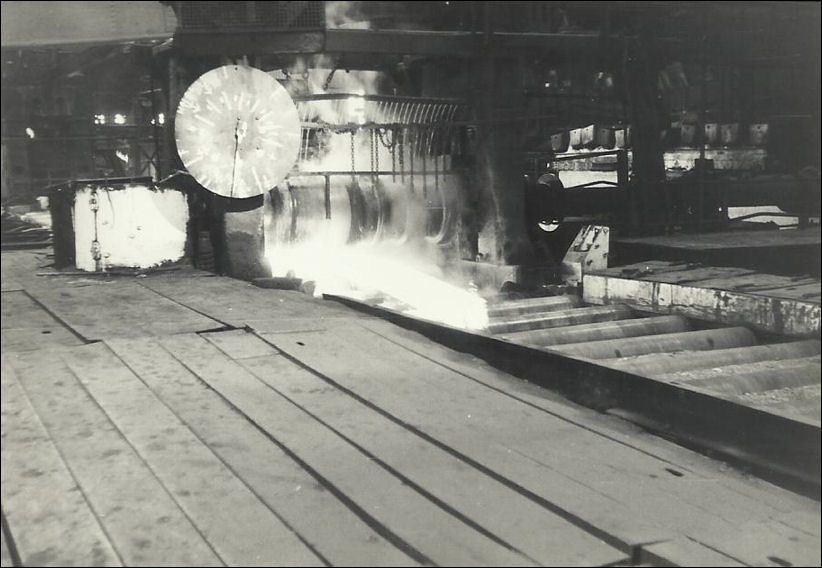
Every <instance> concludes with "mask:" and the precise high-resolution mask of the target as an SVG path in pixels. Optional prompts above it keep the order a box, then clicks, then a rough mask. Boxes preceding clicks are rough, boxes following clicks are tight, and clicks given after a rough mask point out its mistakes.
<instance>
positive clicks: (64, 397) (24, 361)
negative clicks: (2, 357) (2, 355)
mask: <svg viewBox="0 0 822 568" xmlns="http://www.w3.org/2000/svg"><path fill="white" fill-rule="evenodd" d="M9 361H10V364H11V366H12V368H13V369H14V370H15V372H16V373H17V375H18V377H19V378H20V383H21V384H22V385H23V387H24V390H25V391H26V393H27V395H28V396H29V399H30V400H31V403H32V406H33V407H34V409H35V410H36V411H37V414H38V415H39V416H40V419H41V420H42V422H43V424H44V426H45V427H46V429H47V430H48V432H49V434H50V436H51V438H52V440H54V443H55V445H56V446H57V448H58V449H59V451H60V454H61V455H62V456H63V459H64V460H65V462H66V465H67V466H68V468H69V469H70V470H71V472H72V474H73V475H74V478H75V480H76V482H77V484H78V485H79V487H80V488H81V489H82V491H83V493H84V495H85V496H86V499H87V500H88V502H89V503H90V505H91V507H92V508H93V509H94V511H95V512H96V514H97V516H98V518H99V519H100V522H101V524H102V525H103V527H104V529H105V531H106V534H107V535H108V537H109V539H110V541H111V543H112V545H113V546H114V548H115V549H116V550H117V552H118V554H119V555H120V558H121V559H122V561H123V563H124V564H142V565H160V564H166V565H168V564H178V565H183V564H185V565H197V566H200V565H203V566H219V565H221V564H222V562H221V560H220V558H219V557H218V556H217V555H216V554H215V553H214V551H213V550H212V549H211V547H209V545H208V543H207V542H206V541H205V540H204V539H203V537H202V536H201V535H200V534H199V533H198V532H197V530H196V528H195V527H194V526H193V525H192V524H191V522H190V521H189V520H188V519H187V518H186V516H185V514H184V513H183V512H182V511H181V510H180V508H179V506H178V505H177V503H176V502H175V501H174V499H173V498H172V496H171V495H169V493H168V492H167V491H166V490H165V488H164V487H163V486H162V484H161V483H160V482H159V481H158V480H157V478H156V477H155V476H154V474H153V473H152V471H151V470H150V469H149V468H148V466H146V464H145V463H144V462H143V461H142V460H141V459H140V457H139V456H138V455H137V453H136V452H135V451H134V449H133V448H132V447H131V446H130V445H129V443H128V442H127V441H126V440H125V439H124V438H123V437H122V435H121V434H120V432H119V431H118V430H117V428H116V427H115V426H114V425H113V424H112V423H111V422H110V421H109V420H108V418H107V417H106V415H105V413H104V412H103V411H102V410H101V409H100V407H99V406H98V405H97V403H96V402H95V401H94V400H93V399H92V398H91V397H90V396H89V395H88V394H87V393H86V391H85V390H84V389H83V387H82V385H81V384H80V383H79V382H78V381H77V379H76V377H75V376H74V375H73V374H72V373H71V371H70V370H69V369H68V368H67V367H66V365H65V364H64V362H63V361H62V359H61V358H60V357H59V355H58V354H56V353H52V352H47V351H45V350H40V351H37V352H33V353H23V354H15V355H14V356H13V357H11V358H9ZM135 511H139V512H140V514H135Z"/></svg>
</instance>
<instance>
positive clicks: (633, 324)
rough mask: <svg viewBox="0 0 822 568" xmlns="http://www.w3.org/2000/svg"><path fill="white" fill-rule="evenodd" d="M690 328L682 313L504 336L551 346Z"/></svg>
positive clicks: (521, 332) (542, 345)
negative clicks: (679, 314) (680, 314)
mask: <svg viewBox="0 0 822 568" xmlns="http://www.w3.org/2000/svg"><path fill="white" fill-rule="evenodd" d="M690 329H691V328H690V326H689V324H688V321H687V320H686V319H685V318H683V317H682V316H658V317H650V318H643V319H630V320H617V321H606V322H601V323H588V324H582V325H572V326H569V327H560V328H556V329H539V330H533V331H520V332H515V333H510V334H507V335H505V336H504V337H505V338H506V339H509V340H511V341H517V342H519V343H525V344H527V345H535V346H538V347H548V346H551V345H563V344H568V343H581V342H588V341H603V340H606V339H621V338H625V337H637V336H640V335H654V334H658V333H677V332H683V331H689V330H690Z"/></svg>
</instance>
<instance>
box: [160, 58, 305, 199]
mask: <svg viewBox="0 0 822 568" xmlns="http://www.w3.org/2000/svg"><path fill="white" fill-rule="evenodd" d="M174 134H175V137H176V141H177V153H178V154H179V155H180V159H182V161H183V164H184V165H185V167H186V169H187V170H188V172H189V173H190V174H191V175H192V176H194V179H196V180H197V181H198V182H199V183H200V185H202V186H203V187H205V188H206V189H208V190H210V191H212V192H214V193H216V194H218V195H222V196H224V197H236V198H245V197H255V196H257V195H261V194H263V193H265V192H266V191H268V190H270V189H272V188H273V187H275V186H276V185H277V184H279V183H280V182H282V181H283V179H285V176H286V175H288V172H290V171H291V169H292V167H293V166H294V163H295V162H296V160H297V154H298V152H299V149H300V117H299V114H298V113H297V107H296V106H295V105H294V101H293V100H292V99H291V96H290V95H289V94H288V92H287V91H286V90H285V88H284V87H283V86H282V85H280V83H279V82H277V80H276V79H274V78H273V77H271V76H270V75H268V74H266V73H264V72H263V71H260V70H259V69H253V68H251V67H244V66H241V65H224V66H223V67H218V68H217V69H212V70H211V71H209V72H207V73H205V74H203V75H202V76H201V77H200V78H199V79H197V80H196V81H195V82H194V83H193V84H192V85H191V86H190V87H189V88H188V90H187V91H186V92H185V95H183V98H182V100H181V101H180V105H179V107H178V108H177V115H176V118H175V123H174Z"/></svg>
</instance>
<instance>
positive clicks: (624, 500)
mask: <svg viewBox="0 0 822 568" xmlns="http://www.w3.org/2000/svg"><path fill="white" fill-rule="evenodd" d="M279 338H280V340H279V341H277V340H276V339H277V338H276V337H274V336H270V339H271V340H272V341H273V342H274V344H275V346H276V347H277V348H279V349H281V350H283V351H284V352H286V353H288V354H290V355H291V356H293V357H296V358H298V359H299V360H301V361H303V362H304V363H305V364H306V365H309V366H310V367H312V368H314V369H317V370H318V371H320V372H322V373H323V374H324V375H325V376H326V377H333V380H334V381H335V382H337V383H339V384H340V385H342V386H344V387H345V388H347V389H350V390H351V391H352V392H354V393H357V394H358V395H360V396H362V397H364V398H365V399H367V400H368V401H369V402H370V403H372V404H375V405H377V406H379V407H380V408H382V409H383V410H384V411H385V412H388V413H390V414H392V415H393V416H394V417H395V418H396V419H398V420H401V421H403V422H406V423H408V424H411V425H413V426H414V427H416V428H418V429H420V430H421V431H423V432H426V433H427V434H429V435H430V436H432V437H433V438H435V439H437V440H439V441H440V442H441V443H443V444H445V445H448V446H450V447H452V448H454V449H457V450H458V451H460V452H462V453H463V454H465V455H466V456H468V457H470V458H472V459H474V460H475V461H477V462H479V463H482V464H483V465H485V466H486V467H488V468H489V469H490V470H492V471H494V472H496V473H497V474H498V475H500V476H503V477H506V478H508V479H510V480H512V481H514V482H515V483H516V484H517V485H518V486H520V487H525V488H527V489H528V490H529V491H530V492H532V493H534V494H536V495H540V494H542V495H544V496H546V499H548V500H550V501H551V502H552V503H554V504H556V505H558V506H561V507H562V508H563V509H564V510H566V511H575V514H576V516H577V517H579V518H584V519H586V520H587V521H589V522H590V523H592V524H593V525H594V526H595V527H598V528H599V529H600V530H602V531H603V532H604V533H606V534H607V535H610V536H612V537H616V536H617V535H619V534H620V532H622V533H623V534H624V533H625V532H628V531H631V530H632V529H634V530H635V529H636V527H637V526H638V525H640V526H641V525H642V523H643V522H645V521H647V522H652V523H653V524H654V525H655V526H657V527H659V529H658V530H663V531H669V532H671V533H673V534H678V535H688V536H692V537H693V538H698V539H702V540H703V541H704V542H706V543H709V544H710V545H711V546H715V547H719V548H720V549H723V550H724V551H725V552H726V553H729V554H734V555H739V556H740V557H742V558H745V559H747V560H748V561H751V562H761V561H762V560H763V558H764V557H766V556H767V555H768V554H776V553H777V551H778V553H780V554H784V555H787V556H785V557H786V558H787V557H792V558H802V559H807V558H808V554H809V553H808V552H807V551H808V550H813V551H816V550H817V549H818V548H819V546H818V544H819V543H818V541H816V540H813V539H810V538H809V537H807V535H804V534H803V533H800V532H799V531H797V534H796V535H793V536H794V537H795V538H796V542H801V543H802V544H801V545H800V550H799V551H794V552H791V550H792V549H793V548H794V547H795V542H794V541H792V540H789V539H786V538H774V537H773V536H772V535H770V534H768V532H767V531H765V530H763V527H759V528H758V530H759V531H760V534H759V535H758V536H759V537H760V539H761V540H760V545H759V546H758V547H755V548H748V549H742V548H739V547H737V545H736V544H735V543H736V540H735V539H737V537H738V536H739V533H740V531H745V530H747V527H748V526H749V525H751V524H752V523H754V522H759V521H761V520H762V518H763V516H765V515H766V513H767V511H768V508H765V509H763V508H761V507H760V506H759V505H758V504H757V503H756V502H754V501H753V500H749V499H736V498H735V497H734V495H733V494H730V492H729V491H727V490H726V489H725V488H723V487H722V486H720V485H719V484H718V483H715V482H713V481H711V480H706V479H690V478H689V477H688V476H687V475H685V476H682V475H680V474H681V473H682V472H676V473H672V472H671V471H670V469H669V466H667V465H663V464H662V463H660V462H658V461H657V460H654V459H652V458H650V456H647V455H645V454H640V453H638V452H635V451H625V448H624V447H614V445H613V444H611V443H606V441H605V440H604V439H602V438H600V437H598V436H596V435H595V434H594V433H592V432H590V431H589V430H586V429H583V428H579V427H573V426H571V425H569V424H567V423H564V422H561V421H559V420H556V419H555V418H553V417H550V416H545V415H544V413H539V412H536V411H535V409H533V408H530V407H528V406H526V405H523V404H521V403H519V402H518V401H514V400H511V399H506V398H503V397H500V396H499V395H498V393H494V392H490V391H488V390H487V389H482V388H476V383H474V382H473V381H467V380H466V379H465V377H462V376H459V375H455V374H454V373H449V372H443V369H437V368H435V367H434V366H433V365H431V364H430V361H429V362H428V363H426V360H425V359H424V358H421V357H410V358H409V357H401V356H400V354H399V353H398V352H397V351H396V350H391V349H389V348H388V345H386V342H384V341H382V340H380V338H379V337H373V334H372V337H368V336H367V335H366V336H359V335H358V334H357V333H355V330H354V329H353V328H346V330H345V332H344V333H337V334H333V333H311V334H305V335H303V336H301V337H292V336H289V338H288V340H287V341H284V340H283V336H279ZM298 342H299V343H298ZM366 360H367V361H368V363H367V365H364V364H363V363H362V361H366ZM386 377H391V380H390V381H387V380H386ZM432 393H435V394H433V395H432ZM560 440H561V443H560V442H559V441H560ZM495 449H502V450H503V451H501V452H499V453H496V455H495V452H494V450H495ZM604 464H607V466H605V465H604ZM603 467H607V469H608V473H607V475H604V474H603V473H602V468H603ZM556 474H560V476H561V477H562V478H565V479H566V480H567V479H572V480H573V481H574V482H575V483H576V484H577V485H576V491H575V496H574V498H573V500H570V499H569V500H568V501H566V500H565V499H566V496H565V495H563V489H564V488H567V487H568V486H567V485H565V484H564V483H563V481H562V479H557V478H556V477H554V476H555V475H556ZM566 483H567V482H566ZM563 485H565V487H563ZM604 496H607V497H605V498H604V499H603V497H604ZM609 501H611V502H612V503H613V502H617V503H618V504H619V512H617V511H616V510H614V509H613V508H610V507H609ZM725 501H728V502H732V503H734V504H735V505H736V507H724V506H722V504H724V502H725ZM640 504H641V505H640ZM771 511H772V510H771ZM663 538H664V537H663ZM655 540H660V539H655ZM645 542H648V541H645ZM817 554H818V553H817ZM811 556H812V555H811Z"/></svg>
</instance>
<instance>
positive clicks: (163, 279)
mask: <svg viewBox="0 0 822 568" xmlns="http://www.w3.org/2000/svg"><path fill="white" fill-rule="evenodd" d="M180 282H181V276H180V275H176V274H158V275H156V276H151V277H149V278H145V279H143V280H142V281H141V284H142V285H143V286H145V287H146V288H149V289H151V290H154V291H156V292H157V293H159V294H162V295H163V296H165V297H167V298H171V299H173V300H174V301H175V302H179V303H180V304H182V305H184V306H188V307H190V308H192V309H194V310H197V311H199V312H202V313H207V314H209V315H210V316H211V317H212V318H214V319H217V320H220V321H221V322H224V323H227V324H230V325H233V326H235V327H243V326H244V325H246V324H247V322H249V321H251V320H268V321H276V320H279V319H281V318H300V319H301V318H307V319H314V320H322V319H324V318H329V317H335V316H345V317H352V318H358V317H361V316H360V315H359V314H357V313H356V312H354V311H353V310H349V309H348V308H344V307H342V306H340V305H338V304H336V305H335V304H332V303H331V302H323V301H322V300H319V299H316V298H312V297H309V296H307V295H305V294H303V293H302V292H295V291H289V290H269V289H263V288H257V287H256V286H254V285H252V284H251V283H249V282H243V281H241V280H234V279H232V278H223V277H211V278H197V279H196V286H182V285H180Z"/></svg>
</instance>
